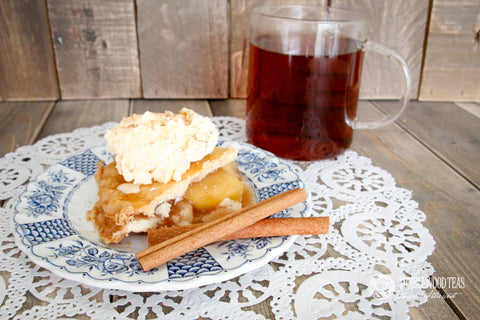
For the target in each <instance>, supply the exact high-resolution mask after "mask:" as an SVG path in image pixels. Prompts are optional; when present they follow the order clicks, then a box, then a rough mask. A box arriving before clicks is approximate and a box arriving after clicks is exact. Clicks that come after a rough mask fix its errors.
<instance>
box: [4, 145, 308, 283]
mask: <svg viewBox="0 0 480 320" xmlns="http://www.w3.org/2000/svg"><path fill="white" fill-rule="evenodd" d="M224 144H227V145H231V144H238V145H240V146H242V147H247V148H249V150H259V151H261V152H262V153H264V154H265V155H266V156H267V157H268V158H274V159H276V161H279V163H281V164H282V165H285V166H287V167H288V169H289V170H290V171H291V172H293V173H294V174H295V176H296V177H297V180H295V181H298V182H299V183H300V185H301V187H302V188H304V189H305V190H306V191H307V199H306V200H305V201H304V202H303V203H304V207H305V208H304V209H303V211H302V212H301V213H302V215H303V216H305V217H307V216H310V215H311V214H312V207H313V206H312V203H311V194H310V192H309V190H308V189H307V188H306V183H305V182H304V181H303V180H302V178H301V177H300V175H299V174H298V173H297V172H295V170H294V169H293V168H292V163H289V162H288V161H286V160H285V159H282V158H279V157H277V156H275V155H274V154H273V153H271V152H269V151H266V150H263V149H260V148H258V147H256V146H254V145H251V144H249V143H246V142H242V141H236V140H229V139H220V140H219V142H218V144H217V145H224ZM99 147H105V144H100V145H91V146H86V147H85V148H82V149H81V150H78V151H76V152H75V153H72V154H70V155H69V156H67V157H65V158H63V159H59V160H58V161H56V162H55V163H53V164H51V165H49V166H48V167H47V168H44V169H43V170H42V171H40V172H39V173H38V174H37V175H36V176H35V177H33V178H32V179H30V181H29V182H28V183H27V184H26V185H25V186H24V188H23V189H22V191H21V192H20V193H19V194H18V195H17V196H16V197H15V198H12V200H13V201H14V205H13V207H12V211H13V215H12V219H11V223H10V231H11V232H12V233H13V235H14V240H15V243H16V245H17V247H18V248H19V249H20V250H21V251H22V252H23V253H25V254H26V255H27V256H28V258H29V259H30V261H32V262H33V263H35V264H36V265H38V266H40V267H42V268H45V269H47V270H49V271H50V272H52V273H53V274H55V275H57V276H60V277H62V278H65V279H68V280H72V281H76V282H79V283H81V284H86V285H90V286H93V287H97V288H103V289H113V290H125V291H131V292H151V291H172V290H176V291H178V290H185V289H192V288H197V287H200V286H204V285H208V284H214V283H219V282H223V281H227V280H230V279H233V278H235V277H238V276H240V275H242V274H245V273H248V272H251V271H253V270H256V269H258V268H260V267H262V266H264V265H266V264H267V263H269V262H270V261H271V260H273V259H275V258H276V257H277V256H279V255H281V254H283V253H284V252H285V251H287V250H288V249H289V248H290V247H291V246H292V244H293V243H294V241H295V240H296V239H297V237H298V236H297V235H291V236H284V237H283V241H282V242H281V243H279V244H278V245H277V246H275V247H273V248H267V249H266V250H265V251H266V252H265V253H264V254H263V255H262V256H260V257H257V258H255V259H254V260H253V261H252V260H249V259H246V260H245V261H244V262H242V263H241V264H240V265H238V266H237V267H235V268H233V269H223V268H222V270H220V271H218V272H214V273H206V274H200V275H196V276H193V277H189V278H186V279H168V278H167V279H164V280H159V281H155V282H152V281H150V282H143V281H142V282H141V283H139V281H138V280H132V281H125V280H119V279H111V278H110V279H98V278H96V277H93V276H92V275H90V274H89V273H88V272H81V271H79V272H72V271H71V270H68V269H67V268H65V267H63V266H62V265H60V264H55V263H53V262H52V261H49V260H48V259H47V258H45V257H42V256H40V255H37V254H35V253H34V252H33V247H34V246H35V245H32V244H30V245H27V244H25V243H24V242H23V239H24V237H22V236H21V235H20V233H21V231H19V230H18V229H19V228H20V226H19V225H20V224H19V223H18V222H17V220H16V216H17V214H18V213H19V211H18V210H17V206H18V205H19V204H20V202H21V199H22V197H23V195H24V194H25V193H27V191H28V190H27V188H28V186H29V185H31V184H34V183H36V182H37V181H38V178H39V177H40V175H42V174H45V173H46V172H48V171H49V170H50V169H51V168H52V167H53V166H55V165H58V164H60V163H61V162H62V161H64V160H66V159H70V158H72V157H75V156H78V155H80V154H82V153H84V152H86V151H88V150H92V149H94V148H99ZM89 178H91V177H84V178H83V179H81V181H79V182H78V183H77V184H76V185H75V187H74V188H73V189H72V190H70V191H69V192H68V193H67V195H65V197H70V198H71V195H72V194H73V193H74V192H75V190H77V189H78V188H79V186H80V185H81V184H82V183H85V181H86V180H88V179H89ZM247 178H248V177H247ZM69 201H70V199H69ZM66 207H67V203H64V204H63V205H62V216H63V218H64V219H65V220H67V221H68V223H69V224H70V225H71V221H70V220H69V219H68V218H69V217H68V214H67V213H66V212H65V208H66ZM53 219H54V218H53ZM48 220H51V219H47V221H48ZM72 228H73V229H74V230H75V231H76V232H77V233H76V234H74V235H71V236H69V237H68V238H70V239H76V240H78V238H80V240H81V241H83V242H88V243H89V244H92V245H94V246H99V247H102V249H106V250H112V251H115V252H124V251H120V250H117V249H114V248H109V247H107V246H102V245H101V244H98V243H95V242H94V241H91V240H90V239H88V238H87V237H85V236H84V235H82V234H80V233H79V232H78V231H77V230H76V229H75V228H74V227H73V226H72ZM55 241H57V240H55ZM55 241H54V242H55ZM216 243H219V242H216ZM222 243H224V242H222ZM205 247H207V246H204V247H203V248H205ZM124 253H125V252H124ZM127 254H132V255H134V253H127ZM212 277H215V279H214V280H213V281H212Z"/></svg>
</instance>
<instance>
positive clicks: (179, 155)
mask: <svg viewBox="0 0 480 320" xmlns="http://www.w3.org/2000/svg"><path fill="white" fill-rule="evenodd" d="M105 138H106V140H107V148H108V149H109V151H110V152H111V153H112V154H113V155H114V157H115V162H116V168H117V170H118V172H119V173H120V174H121V175H122V176H123V177H124V179H125V180H126V181H127V182H132V183H135V184H150V183H152V182H153V181H158V182H160V183H167V182H169V181H171V180H174V181H180V180H181V176H182V174H183V173H184V172H185V171H187V170H188V169H189V168H190V163H192V162H194V161H198V160H201V159H202V158H203V157H205V156H206V155H207V154H209V153H210V152H212V151H213V149H214V148H215V145H216V144H217V141H218V131H217V128H216V127H215V125H214V124H213V122H212V121H211V120H210V119H208V118H207V117H203V116H201V115H199V114H197V113H195V112H194V111H192V110H190V109H187V108H183V109H182V110H181V111H180V113H178V114H175V113H172V112H170V111H166V112H164V113H153V112H149V111H147V112H145V113H144V114H134V115H131V116H130V117H127V118H125V119H123V120H122V121H121V122H120V123H119V124H118V125H117V126H115V127H114V128H113V129H112V130H110V131H108V132H107V133H106V135H105Z"/></svg>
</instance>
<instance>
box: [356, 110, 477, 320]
mask: <svg viewBox="0 0 480 320" xmlns="http://www.w3.org/2000/svg"><path fill="white" fill-rule="evenodd" d="M362 104H365V102H362ZM367 104H368V103H367ZM370 106H371V104H368V105H367V107H368V108H366V109H367V111H369V112H371V113H374V114H375V115H378V114H379V112H380V111H376V110H374V108H371V107H370ZM364 109H365V108H364ZM352 148H353V149H354V150H356V151H358V152H359V153H360V154H363V155H366V156H368V157H370V158H371V159H372V160H373V164H374V165H376V166H379V167H381V168H382V169H384V170H386V171H388V172H389V173H390V174H391V175H392V176H393V177H395V180H396V181H397V185H398V186H399V187H402V188H406V189H408V190H411V191H412V199H413V200H415V201H417V202H418V203H419V209H420V210H422V211H424V212H425V213H426V215H427V220H426V221H425V222H424V225H425V227H426V228H428V230H429V232H430V234H431V235H432V236H433V237H434V239H435V241H436V245H435V251H434V253H433V255H432V256H431V257H429V259H428V261H430V262H431V263H432V265H433V266H434V268H435V270H436V272H435V273H434V276H435V277H440V276H441V277H465V282H466V285H465V288H464V289H454V288H446V289H445V291H446V293H447V294H454V293H455V292H458V295H457V296H455V298H454V299H453V300H452V303H453V304H454V305H455V307H456V308H458V309H459V310H461V313H462V317H461V318H462V319H476V318H477V317H478V314H479V312H480V277H479V272H480V270H479V268H480V265H479V264H478V261H480V251H479V250H478V245H479V244H478V239H479V237H480V229H479V228H478V225H479V224H480V215H478V199H479V198H480V191H479V190H478V189H476V188H475V187H474V186H473V185H472V184H470V183H469V182H468V181H466V180H465V179H464V178H463V177H462V176H461V175H459V174H458V173H457V172H456V171H455V170H453V169H452V168H451V167H450V166H449V165H448V164H445V162H444V161H443V160H442V159H439V158H438V157H437V156H435V155H434V154H433V153H431V152H430V151H429V150H428V149H427V148H425V146H424V145H423V144H422V143H420V142H419V141H418V140H417V139H416V138H414V137H412V136H411V135H410V134H409V133H407V132H406V131H405V130H403V129H402V128H400V127H399V126H398V125H396V124H393V125H390V126H388V127H385V128H382V129H377V130H363V131H362V130H357V131H356V132H355V136H354V143H353V146H352ZM437 300H441V299H430V300H429V303H432V302H433V303H436V301H437ZM420 308H421V307H420Z"/></svg>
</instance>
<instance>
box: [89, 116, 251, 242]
mask: <svg viewBox="0 0 480 320" xmlns="http://www.w3.org/2000/svg"><path fill="white" fill-rule="evenodd" d="M106 139H107V147H108V148H109V150H110V151H111V152H112V153H113V155H114V157H115V161H114V162H112V163H111V164H108V165H105V164H103V163H99V164H98V171H97V173H96V175H95V179H96V181H97V183H98V197H99V199H98V201H97V202H96V204H95V206H94V207H93V209H92V210H91V211H89V212H88V214H87V217H88V219H89V220H91V221H92V222H93V223H94V225H95V227H96V229H97V231H98V234H99V235H100V238H101V239H102V240H103V241H104V242H105V243H118V242H120V241H121V240H122V239H123V238H125V237H126V236H128V234H129V233H131V232H134V233H138V232H146V231H148V229H151V228H159V227H168V226H176V225H186V224H192V223H198V222H206V221H208V220H209V219H213V218H215V217H218V215H221V214H225V213H227V212H231V211H233V210H240V209H241V208H242V206H245V205H249V204H251V203H252V202H253V193H252V191H251V189H250V188H249V186H248V184H247V183H245V182H244V181H243V179H242V176H241V174H240V173H239V172H238V168H237V167H236V161H235V159H236V156H237V150H236V149H234V148H232V147H227V148H219V147H215V145H216V143H217V140H218V133H217V131H216V128H215V126H214V125H213V123H211V121H210V120H209V119H208V118H204V117H201V116H200V115H198V114H196V113H194V112H193V111H191V110H189V109H182V111H181V112H180V114H173V113H170V112H166V113H161V114H154V113H150V112H147V113H145V114H143V115H133V116H131V117H129V118H126V119H124V120H123V121H122V122H121V123H120V124H119V125H117V127H115V128H114V129H113V130H112V131H110V132H108V133H107V134H106Z"/></svg>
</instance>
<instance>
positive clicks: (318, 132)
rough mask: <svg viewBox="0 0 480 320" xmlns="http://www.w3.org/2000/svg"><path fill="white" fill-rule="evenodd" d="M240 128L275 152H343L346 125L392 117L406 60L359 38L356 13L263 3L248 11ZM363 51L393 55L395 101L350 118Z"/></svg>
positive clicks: (294, 155) (307, 156) (348, 136)
mask: <svg viewBox="0 0 480 320" xmlns="http://www.w3.org/2000/svg"><path fill="white" fill-rule="evenodd" d="M250 19H251V20H250V54H249V73H248V89H247V92H248V95H247V114H246V131H247V138H248V141H249V142H250V143H252V144H254V145H256V146H258V147H260V148H263V149H265V150H268V151H271V152H273V153H274V154H276V155H277V156H280V157H283V158H288V159H294V160H319V159H326V158H331V157H334V156H336V155H339V154H341V153H342V152H344V151H345V150H346V149H347V148H348V147H349V146H350V144H351V142H352V138H353V130H354V129H361V128H363V129H365V128H367V129H373V128H378V127H381V126H384V125H387V124H389V123H391V122H392V121H394V120H395V119H396V118H397V117H398V116H399V115H400V113H401V112H402V111H403V110H404V108H405V106H406V105H407V101H408V93H409V90H410V77H409V73H408V67H407V64H406V63H405V61H404V60H403V59H402V57H401V56H400V55H399V54H398V53H397V52H395V51H394V50H392V49H390V48H388V47H385V46H383V45H381V44H379V43H376V42H372V41H367V40H366V35H365V30H364V29H365V21H364V18H363V16H362V15H361V14H359V13H355V12H350V11H346V10H340V9H335V8H330V7H309V6H299V5H271V6H262V7H258V8H255V9H254V10H253V11H252V14H251V17H250ZM366 51H374V52H377V53H380V54H383V55H387V56H391V57H393V59H392V61H395V62H397V64H396V65H397V68H398V69H399V70H400V72H401V73H402V74H403V92H402V94H401V97H400V99H399V103H398V107H397V108H396V109H395V110H394V111H393V112H392V113H390V114H388V115H386V116H385V118H383V119H380V120H378V121H373V122H363V121H359V120H358V119H357V101H358V96H359V90H360V78H361V72H362V65H363V58H364V53H365V52H366Z"/></svg>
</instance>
